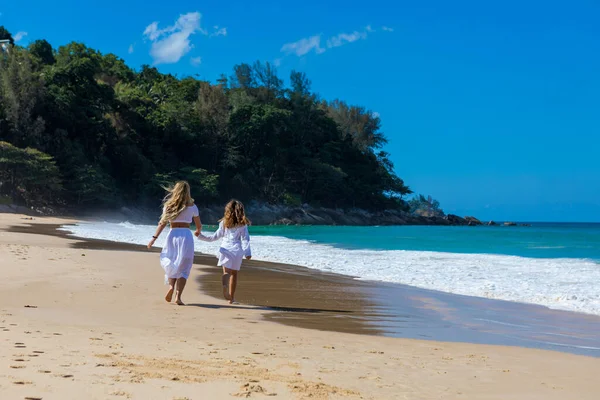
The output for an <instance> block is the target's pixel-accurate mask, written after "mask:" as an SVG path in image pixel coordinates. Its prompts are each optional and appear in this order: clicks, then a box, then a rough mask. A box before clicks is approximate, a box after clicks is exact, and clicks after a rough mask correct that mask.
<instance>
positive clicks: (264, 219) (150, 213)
mask: <svg viewBox="0 0 600 400" xmlns="http://www.w3.org/2000/svg"><path fill="white" fill-rule="evenodd" d="M198 208H199V209H200V219H201V220H202V223H203V224H205V225H217V224H218V221H219V219H221V218H222V217H223V205H214V206H199V207H198ZM0 212H18V213H23V214H30V215H32V214H36V215H56V214H58V215H63V216H67V215H68V216H73V217H78V218H85V219H94V220H104V221H109V222H122V221H129V222H131V223H133V224H148V225H154V224H156V223H157V222H158V219H159V217H160V212H161V208H160V207H156V208H148V207H121V208H120V209H118V210H102V211H99V210H86V211H84V212H82V211H81V210H78V211H77V212H74V211H72V210H71V212H69V210H61V211H60V212H58V213H57V211H55V210H32V209H29V208H25V207H17V206H2V208H0ZM246 212H247V214H248V217H249V218H250V220H251V221H252V224H253V225H346V226H375V225H447V226H474V225H482V223H481V221H479V220H478V219H477V218H474V217H465V218H462V217H459V216H458V215H453V214H449V215H446V216H444V217H440V216H433V217H426V216H421V215H414V214H411V213H408V212H405V211H399V210H384V211H366V210H362V209H358V208H355V209H349V210H348V209H347V210H344V209H332V208H323V207H312V206H309V205H306V204H305V205H302V206H299V207H289V206H285V205H272V204H266V203H259V202H249V203H248V204H247V205H246Z"/></svg>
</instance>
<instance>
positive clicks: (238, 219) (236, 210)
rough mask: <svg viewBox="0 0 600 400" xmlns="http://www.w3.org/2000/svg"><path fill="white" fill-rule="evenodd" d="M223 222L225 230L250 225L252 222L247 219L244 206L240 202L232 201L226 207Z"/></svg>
mask: <svg viewBox="0 0 600 400" xmlns="http://www.w3.org/2000/svg"><path fill="white" fill-rule="evenodd" d="M221 221H223V226H225V228H236V227H238V226H244V225H250V220H249V219H248V217H246V211H245V210H244V205H243V204H242V202H241V201H238V200H231V201H230V202H229V203H227V205H226V206H225V215H223V218H222V219H221ZM221 221H219V222H221Z"/></svg>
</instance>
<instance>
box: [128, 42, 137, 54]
mask: <svg viewBox="0 0 600 400" xmlns="http://www.w3.org/2000/svg"><path fill="white" fill-rule="evenodd" d="M134 50H135V49H134V45H133V44H130V45H129V49H128V50H127V52H128V53H129V54H132V53H133V51H134Z"/></svg>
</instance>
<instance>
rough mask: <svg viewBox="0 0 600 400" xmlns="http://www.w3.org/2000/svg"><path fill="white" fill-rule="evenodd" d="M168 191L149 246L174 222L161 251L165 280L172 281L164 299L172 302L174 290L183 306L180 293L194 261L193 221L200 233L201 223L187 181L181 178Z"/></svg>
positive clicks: (176, 297)
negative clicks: (191, 226)
mask: <svg viewBox="0 0 600 400" xmlns="http://www.w3.org/2000/svg"><path fill="white" fill-rule="evenodd" d="M165 189H166V190H167V192H168V193H167V196H166V197H165V199H164V200H163V212H162V216H161V217H160V222H159V223H158V228H156V233H155V234H154V236H152V240H150V243H148V249H150V248H151V247H152V246H153V245H154V242H155V241H156V239H158V237H159V236H160V234H161V232H162V231H163V229H165V226H167V223H169V224H170V225H171V229H170V230H169V234H168V235H167V240H166V242H165V246H164V247H163V249H162V252H161V253H160V264H161V265H162V267H163V269H164V270H165V283H167V282H168V283H169V291H168V292H167V295H166V296H165V300H166V301H167V302H168V303H170V302H171V300H172V299H173V292H174V291H175V302H176V303H177V305H180V306H183V305H184V304H183V302H182V301H181V295H182V294H183V289H184V288H185V283H186V282H187V279H188V278H189V276H190V271H191V269H192V264H193V262H194V237H193V236H192V232H191V231H190V224H191V223H192V220H193V221H194V224H195V225H196V233H195V235H196V236H198V235H199V234H200V230H201V229H202V225H201V224H200V217H199V213H198V207H196V205H195V204H194V199H192V196H191V193H190V185H189V184H188V183H187V182H185V181H180V182H177V183H176V184H175V186H172V187H170V188H165Z"/></svg>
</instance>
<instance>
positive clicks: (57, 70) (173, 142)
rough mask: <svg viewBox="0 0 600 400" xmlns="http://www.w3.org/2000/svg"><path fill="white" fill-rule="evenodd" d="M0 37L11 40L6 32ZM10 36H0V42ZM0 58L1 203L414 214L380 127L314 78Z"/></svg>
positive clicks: (104, 59)
mask: <svg viewBox="0 0 600 400" xmlns="http://www.w3.org/2000/svg"><path fill="white" fill-rule="evenodd" d="M0 33H2V34H3V35H4V38H7V37H8V38H10V34H8V32H7V31H6V30H4V29H3V28H2V27H0ZM0 39H2V37H0ZM8 47H9V51H5V52H2V51H0V182H1V185H0V195H2V196H3V197H4V198H5V199H6V198H9V199H11V200H12V201H14V202H19V203H25V204H56V203H59V204H65V205H85V206H86V207H94V208H100V207H114V206H118V205H123V204H132V203H138V204H150V203H148V202H149V201H151V202H152V203H151V204H154V205H155V204H156V201H157V198H158V197H160V196H162V195H163V190H162V189H161V185H164V184H167V183H169V182H172V181H173V180H176V179H187V180H188V181H190V183H191V184H192V187H193V190H194V193H193V194H194V196H195V198H196V201H197V202H198V203H201V204H209V203H216V202H220V201H222V200H225V199H228V198H229V197H231V196H235V197H238V198H240V199H242V200H259V201H264V202H269V203H278V204H289V205H298V204H301V203H309V204H313V205H321V206H326V207H339V208H345V207H360V208H365V209H389V208H394V209H398V208H405V207H406V203H405V202H404V201H403V200H402V199H401V198H402V196H403V195H405V194H408V193H410V190H409V188H408V187H407V186H405V184H404V182H403V181H402V179H400V178H399V177H397V176H396V175H395V173H394V170H393V165H392V163H391V162H390V160H389V155H388V154H387V153H385V152H384V151H382V150H381V148H382V146H383V145H384V144H385V143H386V138H385V136H384V135H383V133H381V132H380V120H379V118H378V117H377V116H376V115H374V114H373V113H371V112H370V111H369V110H366V109H365V108H363V107H357V106H351V105H348V104H346V103H345V102H343V101H340V100H335V101H325V100H322V99H320V98H319V96H318V95H317V94H315V93H313V92H312V91H311V87H310V86H311V85H310V81H309V80H308V78H307V77H306V76H305V75H304V74H303V73H301V72H292V73H291V75H290V78H289V84H287V85H285V84H284V82H283V81H282V80H281V79H280V78H279V77H278V76H277V73H276V71H275V68H274V67H273V65H271V64H269V63H261V62H256V63H254V64H252V65H249V64H239V65H236V66H235V67H234V68H233V72H232V73H231V75H230V76H226V75H222V77H221V78H220V79H219V80H218V81H217V82H216V83H210V82H207V81H204V80H200V79H196V78H193V77H184V78H179V77H176V76H173V75H168V74H162V73H160V72H159V71H158V70H157V69H156V68H152V67H150V66H143V67H142V68H141V69H140V70H139V71H137V70H133V69H131V68H130V67H128V66H127V65H125V63H124V62H123V60H121V59H120V58H118V57H116V56H115V55H113V54H107V55H103V54H102V53H100V52H99V51H97V50H94V49H91V48H88V47H86V46H85V45H83V44H81V43H70V44H68V45H66V46H62V47H60V48H58V49H56V50H55V49H53V48H52V46H51V45H50V44H49V43H48V42H46V41H45V40H37V41H35V42H33V43H31V44H30V45H29V46H28V47H27V48H22V47H18V46H16V45H15V46H12V47H11V46H8Z"/></svg>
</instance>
